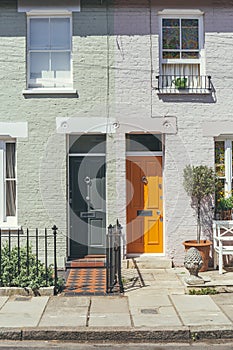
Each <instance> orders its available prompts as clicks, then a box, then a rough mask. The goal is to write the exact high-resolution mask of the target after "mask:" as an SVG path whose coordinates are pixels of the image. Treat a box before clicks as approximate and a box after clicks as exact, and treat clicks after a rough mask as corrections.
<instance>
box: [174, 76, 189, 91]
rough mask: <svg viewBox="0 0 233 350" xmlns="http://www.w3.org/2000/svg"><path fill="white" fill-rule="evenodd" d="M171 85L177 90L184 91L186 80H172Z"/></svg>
mask: <svg viewBox="0 0 233 350" xmlns="http://www.w3.org/2000/svg"><path fill="white" fill-rule="evenodd" d="M172 83H173V84H174V85H175V87H176V88H177V89H186V87H187V78H185V77H183V78H181V77H180V78H176V79H174V80H172Z"/></svg>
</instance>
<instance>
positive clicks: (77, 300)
mask: <svg viewBox="0 0 233 350" xmlns="http://www.w3.org/2000/svg"><path fill="white" fill-rule="evenodd" d="M140 272H141V276H142V278H143V280H144V283H145V286H142V285H143V283H142V282H143V281H142V280H141V279H140V278H139V277H140V276H139V275H138V272H137V271H136V270H135V269H125V270H123V281H124V285H125V293H124V295H110V296H71V297H67V296H64V295H62V294H60V295H57V296H50V297H49V296H38V297H32V296H19V295H14V296H9V297H8V296H1V297H0V339H8V340H62V341H80V342H91V341H95V342H98V341H99V342H106V341H111V342H114V341H115V342H163V341H166V342H173V341H174V342H175V341H184V342H187V341H190V342H191V341H194V340H196V341H198V340H206V339H228V340H229V339H232V340H233V293H231V292H233V272H230V271H228V272H226V271H225V273H224V274H223V275H219V273H218V271H207V272H203V273H200V276H202V277H203V278H204V280H205V281H206V283H205V285H204V286H203V285H201V286H200V287H195V288H194V287H188V286H187V285H186V284H185V282H184V278H185V277H187V276H188V272H187V270H185V269H183V268H170V269H141V270H140ZM204 288H207V292H213V291H220V293H218V294H215V295H212V294H210V295H196V294H194V295H189V294H187V293H188V292H189V289H192V293H195V292H194V291H193V290H194V289H195V290H196V291H197V290H198V289H199V293H204ZM205 290H206V289H205ZM196 293H197V292H196Z"/></svg>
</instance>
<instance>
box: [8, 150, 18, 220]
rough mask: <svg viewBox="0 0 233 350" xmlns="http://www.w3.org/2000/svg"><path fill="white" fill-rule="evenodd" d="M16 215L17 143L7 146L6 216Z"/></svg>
mask: <svg viewBox="0 0 233 350" xmlns="http://www.w3.org/2000/svg"><path fill="white" fill-rule="evenodd" d="M15 215H16V179H15V143H7V144H6V216H15Z"/></svg>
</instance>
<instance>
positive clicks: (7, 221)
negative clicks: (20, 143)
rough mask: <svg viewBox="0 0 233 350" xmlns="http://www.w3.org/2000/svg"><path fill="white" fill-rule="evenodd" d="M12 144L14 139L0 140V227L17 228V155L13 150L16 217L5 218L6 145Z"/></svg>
mask: <svg viewBox="0 0 233 350" xmlns="http://www.w3.org/2000/svg"><path fill="white" fill-rule="evenodd" d="M7 143H14V144H15V145H16V140H15V139H0V198H1V199H3V200H1V201H0V227H1V228H14V227H17V212H18V210H17V209H18V208H17V154H16V149H15V182H16V203H15V205H16V215H15V216H6V144H7Z"/></svg>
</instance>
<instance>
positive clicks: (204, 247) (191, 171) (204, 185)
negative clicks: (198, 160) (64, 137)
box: [183, 165, 216, 271]
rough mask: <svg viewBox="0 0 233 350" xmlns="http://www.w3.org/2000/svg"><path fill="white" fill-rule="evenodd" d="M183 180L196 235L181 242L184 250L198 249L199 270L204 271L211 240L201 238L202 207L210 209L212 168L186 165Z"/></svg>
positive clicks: (212, 183) (212, 188)
mask: <svg viewBox="0 0 233 350" xmlns="http://www.w3.org/2000/svg"><path fill="white" fill-rule="evenodd" d="M183 176H184V181H183V186H184V189H185V191H186V192H187V194H188V195H189V196H190V198H191V207H192V208H193V209H194V210H195V213H196V217H197V236H196V240H189V241H185V242H183V244H184V246H185V250H188V249H189V248H191V247H195V248H197V249H198V250H199V252H200V254H201V256H202V260H203V267H202V268H201V270H200V271H206V270H207V269H208V263H209V252H210V246H211V245H212V242H211V241H210V240H207V239H202V240H201V232H202V224H203V217H202V214H203V213H204V209H205V210H206V208H208V207H209V208H208V209H209V210H211V209H210V206H212V205H210V203H212V198H213V195H214V191H215V186H216V177H215V173H214V170H213V169H212V168H211V167H208V166H205V165H199V166H191V165H187V166H186V167H185V168H184V173H183Z"/></svg>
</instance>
